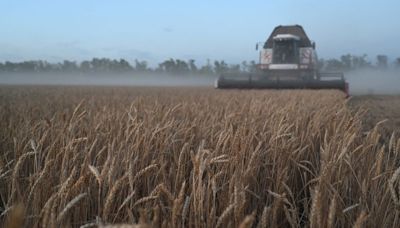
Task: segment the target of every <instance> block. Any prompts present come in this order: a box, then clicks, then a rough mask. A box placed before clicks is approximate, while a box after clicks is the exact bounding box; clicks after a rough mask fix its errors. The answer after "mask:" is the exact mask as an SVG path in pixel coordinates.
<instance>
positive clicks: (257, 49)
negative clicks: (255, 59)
mask: <svg viewBox="0 0 400 228" xmlns="http://www.w3.org/2000/svg"><path fill="white" fill-rule="evenodd" d="M256 51H258V43H257V44H256Z"/></svg>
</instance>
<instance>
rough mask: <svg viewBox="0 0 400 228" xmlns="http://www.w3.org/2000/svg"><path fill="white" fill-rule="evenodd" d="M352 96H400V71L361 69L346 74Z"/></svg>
mask: <svg viewBox="0 0 400 228" xmlns="http://www.w3.org/2000/svg"><path fill="white" fill-rule="evenodd" d="M345 77H346V80H347V81H348V83H349V87H350V88H349V90H350V95H373V94H376V95H398V94H400V70H398V69H386V70H378V69H361V70H356V71H352V72H348V73H345Z"/></svg>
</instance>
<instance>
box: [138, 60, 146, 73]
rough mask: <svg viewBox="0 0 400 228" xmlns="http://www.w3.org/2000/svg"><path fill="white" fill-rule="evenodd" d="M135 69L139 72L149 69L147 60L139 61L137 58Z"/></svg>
mask: <svg viewBox="0 0 400 228" xmlns="http://www.w3.org/2000/svg"><path fill="white" fill-rule="evenodd" d="M135 70H136V71H139V72H145V71H147V70H148V69H147V62H146V61H139V60H137V59H135Z"/></svg>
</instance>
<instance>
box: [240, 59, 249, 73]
mask: <svg viewBox="0 0 400 228" xmlns="http://www.w3.org/2000/svg"><path fill="white" fill-rule="evenodd" d="M241 71H243V72H249V65H248V64H247V62H246V61H242V64H241Z"/></svg>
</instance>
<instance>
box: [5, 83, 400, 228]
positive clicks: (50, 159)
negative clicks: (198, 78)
mask: <svg viewBox="0 0 400 228" xmlns="http://www.w3.org/2000/svg"><path fill="white" fill-rule="evenodd" d="M0 110H1V116H0V153H1V154H0V214H1V217H0V222H1V223H0V224H3V225H4V226H9V227H15V226H18V225H24V226H25V227H98V226H99V227H102V226H104V227H107V226H112V225H113V226H117V224H118V225H119V226H120V227H129V226H132V227H400V221H399V209H400V185H399V175H400V169H399V166H400V161H399V149H400V141H399V138H398V137H396V136H395V135H394V134H393V135H392V136H391V137H390V139H389V140H387V141H388V143H385V142H386V141H385V140H382V137H381V136H380V135H379V131H378V128H379V124H378V125H377V126H376V127H375V128H372V129H370V130H369V131H365V130H363V126H362V123H361V122H362V121H361V119H362V117H363V114H364V112H365V110H352V109H350V108H349V107H348V104H347V101H346V99H344V95H343V94H342V93H341V92H339V91H261V90H259V91H255V90H251V91H238V90H232V91H219V90H218V91H217V90H213V89H208V88H128V87H126V88H124V87H120V88H117V87H115V88H107V87H97V88H89V87H74V88H73V87H42V88H40V87H38V88H34V87H18V88H17V87H2V88H1V89H0Z"/></svg>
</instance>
